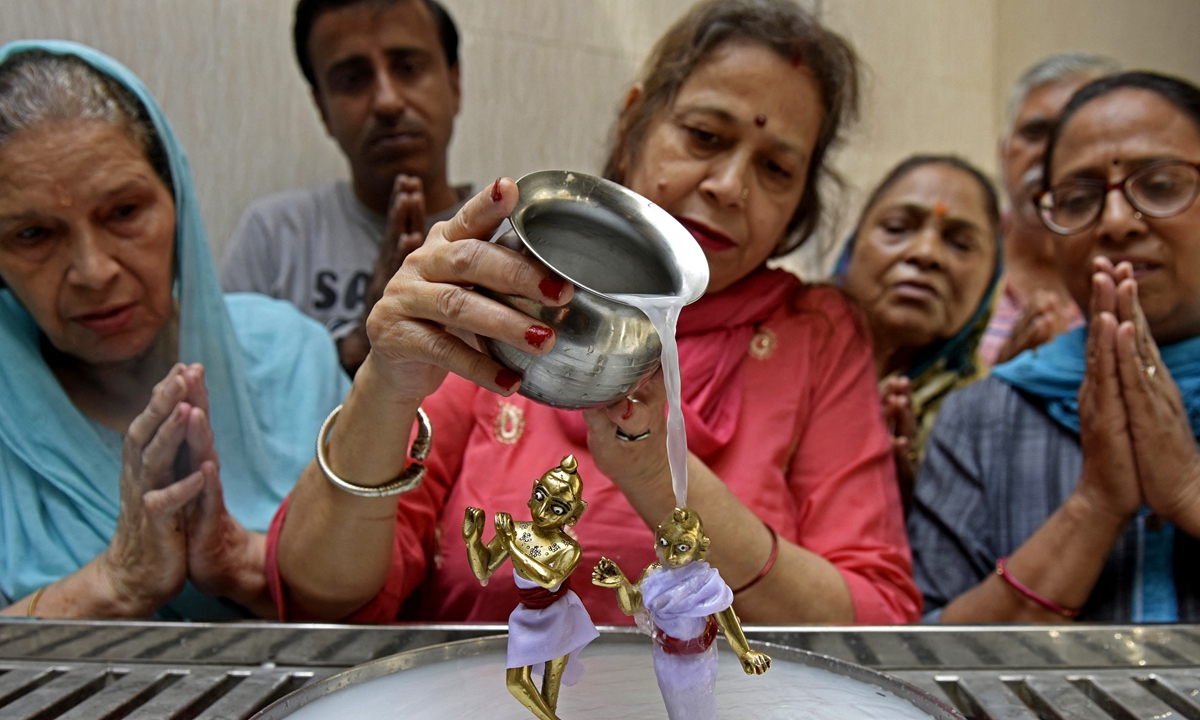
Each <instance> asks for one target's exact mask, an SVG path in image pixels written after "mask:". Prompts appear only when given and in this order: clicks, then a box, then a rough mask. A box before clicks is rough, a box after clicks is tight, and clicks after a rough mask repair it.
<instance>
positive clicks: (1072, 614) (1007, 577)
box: [996, 557, 1079, 620]
mask: <svg viewBox="0 0 1200 720" xmlns="http://www.w3.org/2000/svg"><path fill="white" fill-rule="evenodd" d="M996 574H997V575H999V576H1000V579H1001V580H1003V581H1004V582H1006V583H1008V584H1009V585H1010V586H1012V589H1013V590H1016V591H1017V592H1019V593H1021V594H1022V595H1024V596H1025V597H1027V598H1029V599H1030V600H1032V601H1034V602H1035V603H1037V604H1038V605H1041V606H1042V607H1044V608H1046V609H1047V610H1050V611H1051V612H1056V613H1058V614H1059V615H1062V616H1063V617H1065V618H1066V619H1068V620H1074V619H1075V618H1077V617H1079V611H1078V610H1072V609H1071V608H1069V607H1063V606H1062V605H1059V604H1058V603H1056V602H1054V601H1053V600H1049V599H1047V598H1044V597H1042V596H1041V595H1038V594H1037V593H1035V592H1034V591H1032V590H1030V589H1029V588H1028V587H1026V586H1025V585H1024V583H1022V582H1021V581H1020V580H1018V579H1016V578H1015V577H1013V576H1012V573H1010V572H1009V571H1008V558H1006V557H1002V558H1000V559H999V560H997V561H996Z"/></svg>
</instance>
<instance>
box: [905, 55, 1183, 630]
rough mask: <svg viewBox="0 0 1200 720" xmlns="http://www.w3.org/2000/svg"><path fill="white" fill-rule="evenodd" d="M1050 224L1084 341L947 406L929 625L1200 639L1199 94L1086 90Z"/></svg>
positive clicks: (920, 557)
mask: <svg viewBox="0 0 1200 720" xmlns="http://www.w3.org/2000/svg"><path fill="white" fill-rule="evenodd" d="M1044 165H1045V175H1044V177H1045V181H1044V182H1045V190H1044V192H1043V193H1042V194H1041V195H1040V196H1039V197H1038V204H1039V208H1040V213H1041V217H1042V220H1043V222H1044V223H1045V224H1046V226H1047V227H1048V228H1050V229H1051V230H1052V231H1054V232H1056V233H1058V234H1059V235H1060V237H1059V238H1058V242H1057V245H1056V247H1055V262H1056V264H1057V266H1058V271H1059V273H1060V274H1061V276H1062V279H1063V281H1064V283H1065V285H1066V287H1067V288H1068V289H1069V290H1070V291H1071V294H1072V296H1073V297H1074V299H1075V301H1076V302H1078V303H1079V306H1080V307H1082V308H1087V317H1088V324H1087V327H1086V328H1080V329H1077V330H1074V331H1072V332H1069V333H1066V334H1064V335H1060V336H1059V337H1058V338H1056V339H1055V340H1053V341H1051V342H1050V343H1048V344H1046V345H1043V346H1042V347H1040V348H1038V349H1035V350H1031V351H1027V352H1025V353H1022V354H1021V355H1018V356H1017V357H1016V358H1014V359H1013V360H1012V361H1011V362H1009V363H1006V364H1004V365H1000V366H997V367H996V368H995V369H994V370H993V371H992V376H991V377H989V378H987V379H985V380H983V381H980V382H978V383H976V384H975V385H973V386H971V387H970V388H967V389H966V390H964V391H962V392H961V393H956V394H955V395H953V396H952V397H950V398H948V399H947V400H946V402H945V403H944V405H943V407H942V411H941V413H940V415H939V417H938V423H937V426H936V427H935V428H934V431H933V435H932V436H931V437H930V440H929V452H928V456H927V458H926V460H925V463H924V465H923V466H922V468H921V474H920V482H919V483H918V484H917V492H916V504H915V506H914V509H913V514H912V515H911V516H910V519H909V530H910V535H911V537H912V541H913V554H914V556H915V557H914V560H915V563H914V564H915V570H916V577H917V582H918V583H919V584H920V585H921V589H922V592H923V593H924V595H925V602H926V609H927V610H929V611H931V616H930V618H929V619H936V618H940V619H941V620H943V621H946V622H1063V621H1064V620H1071V619H1075V618H1079V619H1081V620H1087V621H1093V622H1096V621H1100V622H1124V623H1128V622H1135V623H1142V622H1172V621H1184V622H1197V621H1200V450H1198V448H1197V442H1196V439H1197V436H1198V435H1200V203H1197V202H1196V197H1197V195H1198V194H1200V88H1197V87H1196V86H1194V85H1192V84H1190V83H1188V82H1186V81H1183V80H1178V79H1175V78H1169V77H1164V76H1161V75H1154V74H1149V73H1127V74H1123V75H1116V76H1113V77H1109V78H1105V79H1102V80H1097V81H1095V82H1093V83H1091V84H1089V85H1086V86H1084V87H1083V88H1081V89H1080V90H1079V91H1078V92H1077V93H1076V94H1075V95H1074V97H1072V98H1071V100H1070V102H1069V103H1068V104H1067V106H1066V108H1065V109H1064V110H1063V115H1062V119H1061V120H1060V122H1059V125H1058V127H1057V128H1056V130H1055V131H1054V133H1053V134H1052V135H1051V138H1050V141H1049V144H1048V146H1047V149H1046V157H1045V160H1044Z"/></svg>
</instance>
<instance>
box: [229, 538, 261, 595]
mask: <svg viewBox="0 0 1200 720" xmlns="http://www.w3.org/2000/svg"><path fill="white" fill-rule="evenodd" d="M238 544H239V545H240V546H241V547H240V548H239V549H238V550H237V554H236V558H237V559H236V561H235V563H234V567H233V569H232V572H231V573H230V576H229V581H228V583H229V584H228V587H227V588H226V589H225V592H224V597H227V598H229V599H230V600H232V601H234V602H236V603H238V604H239V605H242V606H244V607H247V608H250V609H251V610H254V609H256V607H257V606H258V605H260V604H261V602H262V600H263V598H267V599H268V602H269V593H268V590H267V575H266V560H267V536H266V535H264V534H262V533H256V532H250V531H249V530H243V531H242V533H241V539H240V540H239V542H238Z"/></svg>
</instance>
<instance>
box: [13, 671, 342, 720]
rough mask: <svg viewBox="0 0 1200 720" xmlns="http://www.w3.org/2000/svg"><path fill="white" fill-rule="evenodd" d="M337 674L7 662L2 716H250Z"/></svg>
mask: <svg viewBox="0 0 1200 720" xmlns="http://www.w3.org/2000/svg"><path fill="white" fill-rule="evenodd" d="M333 672H334V671H333V670H331V669H321V670H318V671H313V670H305V669H295V668H273V667H262V668H229V667H224V668H223V667H220V666H186V665H172V666H169V667H165V666H163V665H155V664H149V665H147V664H105V663H91V662H75V663H55V664H47V663H44V662H28V661H0V717H3V718H13V719H14V720H15V719H16V718H21V719H22V720H51V718H55V719H58V720H83V719H84V718H89V719H99V718H103V720H149V719H150V718H155V719H160V718H171V719H172V720H199V719H201V718H203V719H204V720H216V719H217V718H222V719H226V718H228V719H232V718H248V717H250V716H251V715H253V714H254V713H256V712H258V711H259V710H261V709H262V708H264V707H266V706H267V705H269V704H271V703H272V702H274V701H276V700H278V699H279V698H281V697H283V696H284V695H287V694H288V693H290V692H292V691H294V690H297V689H299V688H301V687H303V686H304V685H305V684H306V683H308V682H311V681H313V680H318V679H321V678H324V677H326V676H328V675H330V674H332V673H333Z"/></svg>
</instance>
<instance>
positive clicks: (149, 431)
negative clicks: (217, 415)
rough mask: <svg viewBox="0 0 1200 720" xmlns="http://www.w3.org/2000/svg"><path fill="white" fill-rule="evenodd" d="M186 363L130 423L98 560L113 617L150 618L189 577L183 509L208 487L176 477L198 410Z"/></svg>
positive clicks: (195, 478)
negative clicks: (113, 516) (111, 521)
mask: <svg viewBox="0 0 1200 720" xmlns="http://www.w3.org/2000/svg"><path fill="white" fill-rule="evenodd" d="M184 373H185V368H184V366H183V365H178V364H177V365H175V367H173V368H171V371H170V372H169V373H168V374H167V376H166V378H164V379H163V380H162V381H161V382H159V383H158V384H157V385H155V386H154V392H153V394H152V396H151V398H150V403H149V405H147V406H146V409H145V410H144V411H142V413H141V414H140V415H138V416H137V417H136V418H135V419H134V421H133V422H132V423H130V425H129V431H128V432H127V433H126V435H125V448H124V455H123V458H122V467H121V481H120V492H121V509H120V513H119V514H118V516H117V529H116V532H115V533H114V534H113V537H112V540H111V541H110V542H109V545H108V548H107V549H106V550H105V551H104V553H102V554H101V555H100V557H99V558H97V570H98V571H99V572H100V579H101V582H103V583H104V584H105V585H106V586H107V588H105V589H104V590H103V591H101V592H104V594H106V595H108V594H111V596H110V597H109V600H110V601H111V602H112V603H114V604H115V608H116V609H115V610H114V612H113V615H116V616H123V617H146V616H149V615H151V614H152V613H154V612H155V611H156V610H158V608H159V607H161V606H162V605H164V604H166V603H167V602H169V601H170V600H171V599H172V598H174V597H175V596H176V595H177V594H178V593H179V591H180V590H182V589H183V585H184V581H185V580H186V579H187V570H188V569H187V532H186V529H185V523H184V519H183V508H184V506H185V505H187V503H188V502H190V501H191V500H192V499H193V498H195V497H196V496H197V495H198V494H199V493H200V491H201V490H203V489H204V485H205V481H206V478H205V475H204V473H203V472H202V471H199V470H197V471H195V472H191V473H190V474H188V475H186V477H182V478H179V477H177V475H176V464H177V458H178V456H179V451H180V448H181V447H183V443H184V439H185V437H186V434H187V429H188V422H189V419H190V416H191V413H192V412H193V410H194V408H193V407H192V405H191V404H190V403H188V402H186V400H185V398H186V396H187V393H188V384H187V382H186V380H185V378H184Z"/></svg>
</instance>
